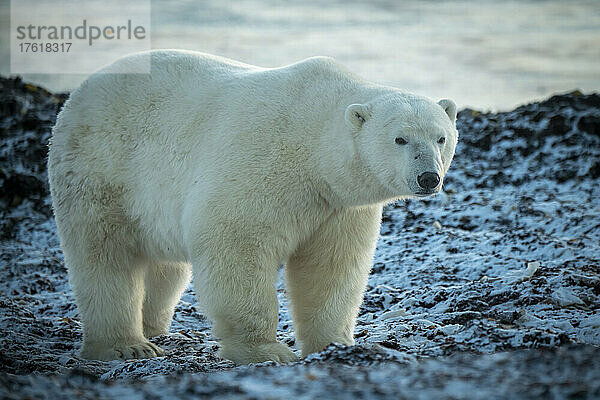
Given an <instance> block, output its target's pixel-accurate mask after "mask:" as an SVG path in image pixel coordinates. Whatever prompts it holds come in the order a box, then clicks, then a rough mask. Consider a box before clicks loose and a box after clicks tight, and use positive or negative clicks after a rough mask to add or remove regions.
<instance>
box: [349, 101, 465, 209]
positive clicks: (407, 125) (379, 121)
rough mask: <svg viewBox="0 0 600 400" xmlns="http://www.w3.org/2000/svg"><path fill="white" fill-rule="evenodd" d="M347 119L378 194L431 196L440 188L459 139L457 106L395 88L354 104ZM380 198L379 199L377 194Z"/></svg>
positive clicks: (357, 152)
mask: <svg viewBox="0 0 600 400" xmlns="http://www.w3.org/2000/svg"><path fill="white" fill-rule="evenodd" d="M344 119H345V122H346V129H349V130H350V132H349V133H350V134H351V135H352V138H353V139H352V140H353V143H354V152H355V155H356V158H357V159H358V160H359V161H358V163H360V164H362V165H361V169H362V171H363V172H362V173H363V179H366V180H373V181H375V182H376V184H375V185H376V186H378V187H379V189H380V190H374V189H373V187H374V186H373V184H367V185H366V186H365V187H368V188H369V190H373V192H374V193H376V192H379V193H380V194H379V195H378V196H380V197H381V196H383V195H382V194H381V193H384V192H387V194H385V195H387V196H389V198H390V199H392V198H406V197H425V196H429V195H432V194H435V193H437V192H439V191H440V190H441V188H442V184H443V181H444V176H445V174H446V172H447V171H448V168H449V167H450V163H451V161H452V158H453V157H454V150H455V147H456V143H457V140H458V132H457V130H456V127H455V120H456V105H455V104H454V102H453V101H452V100H448V99H444V100H440V101H439V102H437V103H436V102H434V101H431V100H429V99H427V98H424V97H420V96H415V95H410V94H405V93H393V94H391V95H386V96H382V97H379V98H376V99H374V100H372V101H369V102H367V103H364V104H351V105H348V106H347V108H346V111H345V115H344ZM374 200H375V199H374Z"/></svg>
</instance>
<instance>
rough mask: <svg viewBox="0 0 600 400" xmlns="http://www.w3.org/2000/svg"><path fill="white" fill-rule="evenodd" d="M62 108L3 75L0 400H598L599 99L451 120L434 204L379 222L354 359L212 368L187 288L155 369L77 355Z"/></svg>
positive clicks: (406, 206) (286, 332) (149, 363)
mask: <svg viewBox="0 0 600 400" xmlns="http://www.w3.org/2000/svg"><path fill="white" fill-rule="evenodd" d="M66 98H67V94H52V93H50V92H48V91H46V90H45V89H43V88H40V87H38V86H35V85H31V84H28V83H25V82H23V81H21V80H20V79H18V78H3V77H0V99H1V100H0V104H1V106H0V205H1V211H0V228H1V229H0V232H1V233H0V247H1V248H2V255H1V257H0V263H1V264H0V360H1V363H0V397H3V398H9V399H11V398H26V397H29V398H46V397H53V398H72V397H77V396H80V397H84V398H113V397H120V396H127V395H137V396H139V397H140V398H167V397H173V396H175V397H178V398H198V397H209V396H210V397H214V398H231V397H237V398H314V397H318V396H325V397H327V398H347V397H349V396H354V397H359V396H362V397H367V398H388V397H394V398H438V397H451V398H469V399H472V398H487V399H489V398H506V397H510V398H539V397H543V398H564V397H573V398H594V397H600V379H598V377H600V357H599V356H600V202H599V201H598V199H600V185H598V183H599V181H600V95H598V94H582V93H580V92H578V91H574V92H571V93H567V94H561V95H556V96H553V97H551V98H549V99H547V100H544V101H541V102H537V103H532V104H527V105H523V106H520V107H518V108H516V109H515V110H513V111H509V112H501V113H484V112H480V111H477V110H470V109H467V110H462V111H461V112H460V113H459V115H458V120H457V127H458V130H459V132H460V140H459V145H458V147H457V155H456V157H455V161H454V163H453V166H452V168H451V170H450V172H449V174H448V176H447V179H446V181H445V186H444V191H443V193H441V194H440V195H439V196H437V197H434V198H431V199H425V200H410V201H402V202H398V203H396V204H393V205H390V206H388V207H386V209H385V212H384V215H383V224H382V228H381V233H382V236H381V239H380V241H379V244H378V248H377V252H376V256H375V261H374V267H373V272H372V275H371V278H370V280H369V286H368V288H367V293H366V296H365V302H364V304H363V306H362V308H361V311H360V315H359V320H358V325H357V329H356V336H357V345H356V346H354V347H350V348H344V347H340V346H335V345H333V346H331V347H330V348H328V349H327V350H326V351H324V352H322V353H320V354H318V355H313V356H311V357H309V358H308V359H307V360H303V361H301V362H300V363H297V364H294V365H291V366H276V365H273V364H269V363H266V364H262V365H257V366H248V367H235V366H234V365H233V364H231V363H229V362H227V361H223V360H220V359H219V358H218V357H216V354H215V353H216V352H215V350H216V349H217V347H218V345H217V342H216V341H215V339H214V338H213V337H212V336H211V334H210V332H209V324H208V322H207V321H206V320H205V318H204V317H203V316H202V315H201V313H200V312H199V311H198V310H197V308H196V307H195V300H194V296H193V290H192V289H191V288H190V289H188V290H187V291H186V293H185V294H184V296H183V299H182V302H181V303H180V304H179V305H178V307H177V310H176V315H175V320H174V323H173V326H172V329H171V333H170V334H169V335H164V336H160V337H158V338H156V342H157V343H158V344H160V345H161V346H162V347H163V348H165V349H166V350H167V352H168V354H167V356H165V357H160V358H156V359H152V360H133V361H128V362H116V361H115V362H111V363H104V362H94V361H86V360H83V359H81V358H79V357H78V355H77V352H76V350H77V347H78V344H79V341H80V339H81V329H80V324H79V319H78V314H77V309H76V307H75V305H74V303H73V299H72V295H71V292H70V288H69V285H68V279H67V272H66V268H65V266H64V263H63V259H62V253H61V250H60V246H59V243H58V238H57V235H56V228H55V225H54V222H53V219H52V215H51V205H50V201H49V198H48V186H47V179H46V161H45V160H46V149H47V143H48V139H49V137H50V131H51V127H52V126H53V124H54V121H55V118H56V114H57V112H58V111H59V110H60V107H61V106H62V104H63V103H64V101H65V100H66ZM278 295H279V300H280V304H281V305H282V307H281V309H280V323H279V331H278V332H279V339H280V340H283V341H285V342H287V343H288V344H290V345H294V338H293V326H292V324H291V318H290V316H289V314H288V312H287V306H286V304H287V301H286V299H285V286H284V283H283V282H280V283H279V284H278Z"/></svg>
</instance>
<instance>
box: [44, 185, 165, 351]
mask: <svg viewBox="0 0 600 400" xmlns="http://www.w3.org/2000/svg"><path fill="white" fill-rule="evenodd" d="M67 178H68V176H67ZM64 180H65V182H64V184H65V185H66V184H67V183H68V182H69V181H67V180H66V178H64ZM71 184H72V185H77V187H79V188H80V192H79V194H78V196H69V195H68V193H66V192H63V191H62V186H60V185H56V186H55V195H56V199H58V200H55V204H59V205H60V206H59V207H57V208H56V209H55V215H56V219H57V223H58V226H59V231H60V233H61V242H62V247H63V251H64V255H65V263H66V264H67V266H68V268H69V275H70V281H71V285H72V287H73V292H74V294H75V299H76V301H77V306H78V309H79V315H80V318H81V321H82V323H83V346H82V348H81V355H82V357H84V358H88V359H96V360H114V359H119V358H120V359H130V358H148V357H155V356H159V355H162V354H164V352H163V350H162V349H160V348H159V347H158V346H156V345H154V344H152V343H150V342H149V341H148V340H147V339H146V338H145V337H144V334H143V329H142V304H143V301H144V275H145V272H146V268H147V265H146V264H144V262H142V260H141V259H140V257H139V251H138V246H137V243H136V241H137V239H136V238H137V235H136V232H135V231H134V229H133V228H132V226H133V225H132V224H131V223H130V221H127V218H126V217H125V216H124V215H123V214H122V213H120V211H119V210H120V208H119V207H118V205H117V204H118V196H117V195H113V193H118V190H113V189H114V188H111V187H109V185H106V184H105V185H102V184H100V183H97V184H96V186H95V187H94V189H93V190H90V189H89V188H88V187H87V186H86V185H85V184H83V183H80V182H77V181H73V182H71Z"/></svg>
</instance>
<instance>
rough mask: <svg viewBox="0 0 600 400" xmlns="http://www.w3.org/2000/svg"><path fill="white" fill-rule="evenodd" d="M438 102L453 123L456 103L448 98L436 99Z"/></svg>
mask: <svg viewBox="0 0 600 400" xmlns="http://www.w3.org/2000/svg"><path fill="white" fill-rule="evenodd" d="M438 104H439V105H440V106H441V107H442V108H443V109H444V111H446V114H448V117H450V121H452V122H453V123H454V122H455V121H456V103H454V102H453V101H452V100H450V99H442V100H440V101H438Z"/></svg>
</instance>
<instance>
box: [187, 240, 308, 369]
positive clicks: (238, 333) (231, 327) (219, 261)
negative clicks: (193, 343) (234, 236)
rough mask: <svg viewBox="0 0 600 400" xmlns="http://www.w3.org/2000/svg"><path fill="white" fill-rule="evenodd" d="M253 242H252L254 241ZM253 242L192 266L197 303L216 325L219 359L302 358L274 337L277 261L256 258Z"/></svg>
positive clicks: (218, 249)
mask: <svg viewBox="0 0 600 400" xmlns="http://www.w3.org/2000/svg"><path fill="white" fill-rule="evenodd" d="M251 240H252V239H251ZM254 247H256V246H255V244H254V243H244V241H243V239H240V241H236V245H235V247H231V246H226V247H221V246H216V247H215V248H214V249H213V250H212V251H210V254H208V255H206V256H204V257H202V258H201V259H198V260H196V261H195V262H194V284H195V287H196V295H197V296H198V302H199V303H200V304H201V305H202V307H203V311H204V312H206V314H207V316H208V317H209V318H210V319H211V320H212V321H213V333H214V334H215V336H216V337H218V338H219V340H220V344H221V351H220V353H219V354H220V356H221V357H223V358H227V359H229V360H232V361H233V362H235V363H237V364H248V363H260V362H264V361H275V362H279V363H289V362H293V361H296V360H298V357H297V356H296V355H295V354H294V352H292V350H291V349H290V348H289V347H288V346H286V345H285V344H283V343H280V342H278V341H277V339H276V334H277V320H278V314H279V313H278V304H277V293H276V290H275V282H276V280H277V262H276V261H274V260H267V259H265V257H264V256H263V257H261V256H259V255H257V254H254V250H251V249H252V248H254Z"/></svg>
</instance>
